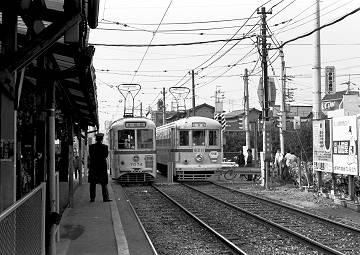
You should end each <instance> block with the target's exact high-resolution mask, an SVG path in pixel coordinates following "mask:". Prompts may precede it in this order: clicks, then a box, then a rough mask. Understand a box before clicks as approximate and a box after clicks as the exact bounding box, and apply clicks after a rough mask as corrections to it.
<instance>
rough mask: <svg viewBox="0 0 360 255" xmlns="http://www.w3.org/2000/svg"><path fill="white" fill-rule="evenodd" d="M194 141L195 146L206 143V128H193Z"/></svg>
mask: <svg viewBox="0 0 360 255" xmlns="http://www.w3.org/2000/svg"><path fill="white" fill-rule="evenodd" d="M192 142H193V145H195V146H204V145H205V130H193V132H192Z"/></svg>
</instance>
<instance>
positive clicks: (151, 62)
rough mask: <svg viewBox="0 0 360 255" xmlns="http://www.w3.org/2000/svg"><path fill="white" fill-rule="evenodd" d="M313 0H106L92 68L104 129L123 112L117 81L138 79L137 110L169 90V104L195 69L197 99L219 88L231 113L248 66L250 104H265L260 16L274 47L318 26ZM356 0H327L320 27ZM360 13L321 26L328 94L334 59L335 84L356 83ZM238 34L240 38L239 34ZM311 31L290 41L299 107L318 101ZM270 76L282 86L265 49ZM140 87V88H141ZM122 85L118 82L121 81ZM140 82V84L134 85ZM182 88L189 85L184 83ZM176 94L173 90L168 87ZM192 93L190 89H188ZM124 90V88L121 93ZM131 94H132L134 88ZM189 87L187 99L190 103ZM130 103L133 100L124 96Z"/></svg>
mask: <svg viewBox="0 0 360 255" xmlns="http://www.w3.org/2000/svg"><path fill="white" fill-rule="evenodd" d="M315 3H316V1H315V0H262V1H260V0H242V1H238V0H224V1H218V0H198V1H189V0H181V1H180V0H173V1H171V0H152V1H145V0H137V1H131V0H102V1H100V7H99V25H98V27H97V29H93V30H91V31H90V35H89V43H90V44H93V45H94V46H95V48H96V50H95V55H94V58H93V65H94V67H95V70H96V83H97V98H98V106H99V122H100V129H103V128H104V122H105V121H106V120H116V119H118V118H120V117H122V115H123V112H124V97H123V96H122V94H121V93H120V92H119V90H118V86H119V85H120V84H139V85H140V86H141V90H140V91H139V92H138V94H137V95H136V96H135V98H134V101H135V108H136V109H138V111H136V112H135V114H137V115H138V114H139V113H140V112H139V109H140V103H142V108H143V113H144V114H145V113H146V112H147V111H148V110H149V109H152V110H156V108H157V106H156V103H157V101H158V100H159V99H160V98H162V94H161V93H162V89H163V88H165V89H166V93H165V96H166V105H167V109H170V108H171V105H172V102H174V97H173V95H172V93H171V92H170V90H169V89H170V88H171V87H186V88H189V90H190V89H191V86H192V80H191V71H192V70H194V73H195V76H194V81H195V94H196V97H195V101H196V105H199V104H202V103H207V104H210V105H213V106H214V105H215V98H214V95H215V90H219V91H221V92H222V94H223V102H224V110H225V111H226V112H229V111H233V110H241V109H244V100H243V97H244V89H243V88H244V82H243V75H244V70H245V68H246V69H248V72H249V73H250V76H249V102H250V107H255V108H257V109H261V107H260V104H259V99H258V95H257V89H258V83H259V78H260V76H261V66H260V62H259V59H260V54H259V49H260V46H259V45H258V43H257V40H258V39H257V37H258V36H259V35H260V24H261V21H260V20H261V19H260V15H259V14H258V13H257V8H259V7H265V9H266V10H267V11H269V10H271V14H270V13H269V14H268V15H267V24H268V31H267V34H268V35H269V36H268V38H267V42H268V43H269V44H270V45H269V47H270V48H276V47H277V46H278V45H279V44H280V42H286V41H288V40H291V39H293V38H296V37H298V36H300V35H303V34H306V33H308V32H310V31H312V30H313V29H314V27H315V25H314V23H315V21H314V20H315ZM359 6H360V4H359V0H323V1H321V2H320V24H321V25H324V24H327V23H330V22H332V21H334V20H336V19H338V18H340V17H342V16H344V15H346V14H348V13H350V12H351V11H353V10H355V9H356V8H359ZM359 24H360V12H357V13H355V14H353V15H351V16H349V17H347V18H345V19H344V20H342V21H340V22H338V23H336V24H334V25H331V26H329V27H326V28H324V29H322V30H321V67H322V92H324V81H325V79H324V69H325V66H335V70H336V90H338V91H339V90H345V89H346V88H347V84H345V83H346V82H348V81H349V79H350V81H351V89H358V88H359V85H360V70H359V69H360V32H359V31H360V27H359ZM240 39H241V40H240ZM313 42H314V35H310V36H308V37H305V38H302V39H299V40H296V41H293V42H291V43H288V44H285V46H284V48H283V51H284V59H285V63H286V73H287V75H289V77H290V79H289V80H288V81H287V84H286V86H287V88H289V89H291V91H292V92H293V93H294V97H293V99H294V102H292V103H294V104H301V105H312V100H313V86H314V85H313V84H314V82H313V65H314V52H315V49H314V46H313ZM268 56H269V61H268V74H269V75H270V76H273V77H274V79H275V84H276V88H277V99H276V101H277V103H278V101H279V100H278V99H279V93H280V88H281V81H280V77H279V75H280V74H281V71H280V67H281V63H280V57H279V50H277V49H271V50H269V53H268ZM140 86H138V87H136V88H140ZM120 87H121V86H120ZM134 89H135V87H134ZM185 90H186V89H185ZM171 91H173V90H171ZM186 91H187V90H186ZM123 92H124V91H123ZM131 93H132V95H135V94H136V91H135V90H134V91H132V92H131ZM191 100H192V94H191V93H189V95H188V97H187V99H186V100H185V101H186V105H187V108H191V107H192V101H191ZM126 101H127V105H129V103H130V102H131V101H132V100H131V95H130V94H129V95H128V96H127V99H126Z"/></svg>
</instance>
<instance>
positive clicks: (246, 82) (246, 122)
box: [244, 68, 251, 149]
mask: <svg viewBox="0 0 360 255" xmlns="http://www.w3.org/2000/svg"><path fill="white" fill-rule="evenodd" d="M248 85H249V76H248V70H247V69H246V68H245V74H244V111H245V119H244V129H245V138H246V147H247V148H248V149H250V148H251V144H250V128H249V87H248Z"/></svg>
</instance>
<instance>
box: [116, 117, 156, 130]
mask: <svg viewBox="0 0 360 255" xmlns="http://www.w3.org/2000/svg"><path fill="white" fill-rule="evenodd" d="M126 122H133V123H136V122H145V123H146V127H150V128H155V123H154V122H153V121H152V120H151V119H147V118H144V117H130V118H121V119H118V120H115V121H114V122H113V123H111V125H110V129H111V128H113V127H122V126H124V125H125V123H126Z"/></svg>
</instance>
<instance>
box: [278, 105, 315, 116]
mask: <svg viewBox="0 0 360 255" xmlns="http://www.w3.org/2000/svg"><path fill="white" fill-rule="evenodd" d="M285 108H286V109H285V110H286V117H287V118H290V119H292V118H294V116H300V118H303V119H304V118H308V117H309V115H310V114H311V112H312V105H306V104H286V107H285ZM273 116H274V117H277V116H280V105H275V106H274V107H273Z"/></svg>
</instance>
